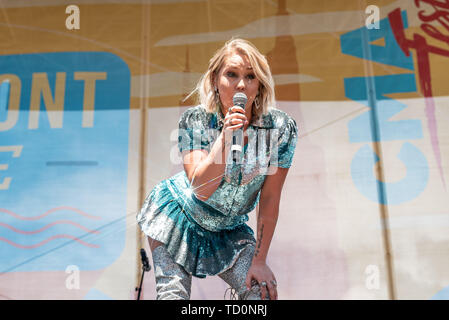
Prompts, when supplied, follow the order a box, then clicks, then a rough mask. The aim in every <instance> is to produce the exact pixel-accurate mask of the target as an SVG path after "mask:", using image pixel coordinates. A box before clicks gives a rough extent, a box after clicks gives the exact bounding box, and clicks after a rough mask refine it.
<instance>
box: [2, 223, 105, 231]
mask: <svg viewBox="0 0 449 320" xmlns="http://www.w3.org/2000/svg"><path fill="white" fill-rule="evenodd" d="M64 223H65V224H71V225H73V226H75V227H77V228H80V229H82V230H84V231H86V232H88V233H96V234H99V233H100V232H99V231H97V230H90V229H88V228H86V227H84V226H82V225H80V224H78V223H76V222H73V221H70V220H58V221H55V222H52V223H50V224H47V225H46V226H45V227H42V228H40V229H38V230H33V231H25V230H20V229H17V228H15V227H13V226H11V225H9V224H6V223H2V222H0V226H2V227H5V228H8V229H10V230H12V231H14V232H16V233H21V234H36V233H39V232H42V231H44V230H47V229H48V228H51V227H53V226H54V225H57V224H64Z"/></svg>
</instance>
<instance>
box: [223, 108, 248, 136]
mask: <svg viewBox="0 0 449 320" xmlns="http://www.w3.org/2000/svg"><path fill="white" fill-rule="evenodd" d="M245 124H248V119H247V118H246V115H245V110H244V109H243V108H242V107H239V106H232V107H231V108H229V109H228V112H227V113H226V116H225V118H224V124H223V129H224V130H226V131H229V130H231V131H234V130H237V129H240V128H242V127H243V126H244V125H245Z"/></svg>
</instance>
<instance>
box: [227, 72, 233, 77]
mask: <svg viewBox="0 0 449 320" xmlns="http://www.w3.org/2000/svg"><path fill="white" fill-rule="evenodd" d="M226 75H227V76H228V77H235V73H234V72H232V71H228V72H227V73H226Z"/></svg>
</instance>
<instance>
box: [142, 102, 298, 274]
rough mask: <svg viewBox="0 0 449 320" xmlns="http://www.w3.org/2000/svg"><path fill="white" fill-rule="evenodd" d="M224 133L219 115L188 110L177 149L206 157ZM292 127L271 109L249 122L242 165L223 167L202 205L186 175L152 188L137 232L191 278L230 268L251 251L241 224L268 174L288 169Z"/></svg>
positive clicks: (293, 142)
mask: <svg viewBox="0 0 449 320" xmlns="http://www.w3.org/2000/svg"><path fill="white" fill-rule="evenodd" d="M222 127H223V115H222V114H221V112H216V113H210V112H207V111H206V109H205V108H204V107H202V106H201V105H200V106H196V107H192V108H189V109H187V110H186V111H185V112H184V113H183V114H182V116H181V118H180V120H179V138H178V147H179V150H180V152H182V151H184V150H193V149H204V150H207V151H210V149H211V147H212V145H213V143H214V141H215V139H216V138H217V137H218V135H219V134H220V132H221V130H222ZM297 132H298V130H297V126H296V122H295V120H294V119H293V118H291V117H290V116H289V115H288V114H286V113H285V112H283V111H281V110H278V109H275V108H272V109H269V111H268V113H267V114H266V115H262V116H260V117H256V116H253V117H252V120H251V123H250V124H249V126H248V128H247V130H246V134H247V135H248V143H247V144H246V145H245V147H244V151H243V155H242V159H241V161H239V162H237V163H235V162H232V159H228V161H227V162H226V163H227V165H226V169H225V172H224V175H223V176H222V177H219V179H220V180H221V181H220V184H219V186H218V188H217V190H216V191H215V192H214V193H213V194H212V195H211V196H210V197H209V198H208V199H207V200H206V201H202V200H199V199H197V198H196V197H195V194H194V193H193V189H192V187H191V185H190V182H189V180H188V179H187V176H186V173H185V171H184V170H183V171H181V172H179V173H177V174H176V175H174V176H172V177H170V178H168V179H166V180H164V181H162V182H160V183H159V184H157V185H156V186H155V187H154V188H153V190H152V191H151V192H150V194H149V195H148V196H147V198H146V199H145V202H144V204H143V206H142V209H141V211H140V212H139V213H138V215H137V222H138V223H139V225H140V227H141V229H142V231H143V232H144V233H145V234H146V235H147V236H149V237H151V238H152V239H154V240H157V241H160V242H162V243H164V244H165V246H166V248H167V250H168V252H169V254H170V255H171V256H172V258H173V259H174V261H176V263H178V264H180V265H182V266H183V267H184V269H185V270H186V271H187V272H189V273H190V274H192V275H193V276H196V277H200V278H203V277H205V276H206V275H216V274H219V273H222V272H223V271H225V270H227V269H229V268H230V267H232V265H233V264H234V262H235V261H236V259H237V258H238V256H239V253H240V252H241V251H242V250H243V249H244V248H245V247H246V246H248V245H255V243H256V241H255V239H254V232H253V230H252V229H251V228H250V227H249V226H248V225H247V224H246V222H247V221H248V213H249V212H251V211H252V210H254V208H255V207H256V205H257V203H258V201H259V196H260V191H261V189H262V185H263V182H264V180H265V177H266V176H267V174H271V171H268V170H269V168H270V169H271V170H272V169H275V168H276V167H279V168H289V167H290V166H291V162H292V158H293V155H294V152H295V148H296V142H297V139H298V135H297Z"/></svg>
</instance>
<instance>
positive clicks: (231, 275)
mask: <svg viewBox="0 0 449 320" xmlns="http://www.w3.org/2000/svg"><path fill="white" fill-rule="evenodd" d="M253 254H254V247H253V246H248V247H246V248H245V249H244V250H243V251H242V252H241V254H240V255H239V257H238V259H237V261H236V262H235V264H234V265H233V266H232V267H231V268H230V269H228V270H226V271H224V272H223V273H220V274H219V275H218V276H219V277H220V278H222V279H223V280H224V281H225V282H226V283H227V284H228V285H230V286H231V288H233V289H234V290H235V291H236V292H237V294H238V297H239V299H240V300H242V299H244V300H261V297H260V288H259V285H258V284H254V285H253V286H252V288H251V290H247V289H246V285H245V280H246V274H247V272H248V270H249V267H250V266H251V260H252V257H253ZM152 256H153V265H154V275H155V277H156V292H157V296H156V299H157V300H189V299H190V290H191V286H192V275H190V274H189V273H187V271H185V270H184V268H183V267H182V266H181V265H179V264H177V263H176V262H175V261H174V260H173V259H172V257H171V256H170V255H169V253H168V251H167V249H166V248H165V246H163V245H161V246H158V247H157V248H155V249H154V250H153V252H152Z"/></svg>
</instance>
